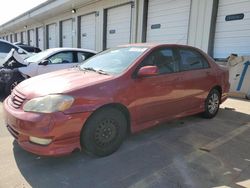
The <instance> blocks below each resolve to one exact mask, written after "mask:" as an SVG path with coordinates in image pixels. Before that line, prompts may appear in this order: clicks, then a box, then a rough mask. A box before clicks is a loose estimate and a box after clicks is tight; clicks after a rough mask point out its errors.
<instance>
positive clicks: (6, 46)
mask: <svg viewBox="0 0 250 188" xmlns="http://www.w3.org/2000/svg"><path fill="white" fill-rule="evenodd" d="M11 49H15V50H16V51H17V52H18V54H20V56H21V57H22V58H23V59H25V58H27V57H29V56H31V54H30V53H29V52H27V51H26V50H24V49H22V48H20V47H18V46H17V45H15V44H12V43H10V42H8V41H6V40H2V39H0V67H2V66H3V63H4V59H5V57H6V56H7V55H8V53H9V52H10V50H11Z"/></svg>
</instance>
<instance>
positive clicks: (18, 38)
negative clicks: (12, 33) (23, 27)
mask: <svg viewBox="0 0 250 188" xmlns="http://www.w3.org/2000/svg"><path fill="white" fill-rule="evenodd" d="M17 42H21V33H17Z"/></svg>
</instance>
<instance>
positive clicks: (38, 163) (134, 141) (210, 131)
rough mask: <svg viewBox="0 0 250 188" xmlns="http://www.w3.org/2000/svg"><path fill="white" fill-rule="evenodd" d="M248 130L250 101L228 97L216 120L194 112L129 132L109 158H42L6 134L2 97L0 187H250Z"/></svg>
mask: <svg viewBox="0 0 250 188" xmlns="http://www.w3.org/2000/svg"><path fill="white" fill-rule="evenodd" d="M1 101H3V99H2V100H1ZM249 135H250V101H246V100H239V99H228V100H227V101H226V102H225V103H224V104H223V105H222V106H221V109H220V111H219V113H218V115H217V116H216V117H215V118H214V119H211V120H207V119H203V118H201V117H200V116H199V115H195V116H191V117H187V118H183V119H180V120H175V121H172V122H167V123H164V124H162V125H159V126H157V127H154V128H151V129H148V130H145V131H142V132H140V133H138V134H135V135H130V136H128V138H127V139H126V140H125V142H124V144H123V145H122V147H121V148H120V149H119V150H118V151H117V152H116V153H114V154H112V155H111V156H108V157H104V158H95V157H91V156H88V155H87V154H85V153H84V152H76V153H73V154H71V155H68V156H64V157H59V158H48V157H40V156H37V155H33V154H31V153H28V152H26V151H24V150H23V149H22V148H20V147H19V146H18V144H17V143H16V142H15V141H14V139H13V138H12V136H11V135H10V134H9V133H8V131H7V129H6V126H5V123H4V120H3V110H2V102H0V188H7V187H8V188H11V187H15V188H16V187H18V188H19V187H20V188H26V187H39V188H40V187H41V188H43V187H46V188H50V187H60V188H64V187H81V188H85V187H86V188H95V187H100V188H123V187H124V188H127V187H129V188H161V187H162V188H211V187H221V188H222V187H224V188H228V187H231V188H242V187H248V188H250V136H249Z"/></svg>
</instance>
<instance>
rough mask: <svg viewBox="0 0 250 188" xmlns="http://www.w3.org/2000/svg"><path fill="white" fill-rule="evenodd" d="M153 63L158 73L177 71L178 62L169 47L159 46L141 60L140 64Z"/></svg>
mask: <svg viewBox="0 0 250 188" xmlns="http://www.w3.org/2000/svg"><path fill="white" fill-rule="evenodd" d="M147 65H155V66H157V67H158V69H159V74H165V73H173V72H177V71H178V63H177V61H176V60H175V58H174V52H173V50H172V49H170V48H161V49H158V50H155V51H153V52H152V53H151V54H149V55H148V56H147V57H146V58H145V59H144V61H143V64H142V66H147Z"/></svg>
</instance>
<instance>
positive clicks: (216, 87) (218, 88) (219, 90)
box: [210, 85, 222, 97]
mask: <svg viewBox="0 0 250 188" xmlns="http://www.w3.org/2000/svg"><path fill="white" fill-rule="evenodd" d="M213 89H216V90H217V91H218V92H219V93H220V97H221V96H222V87H221V86H220V85H216V86H214V87H213V88H212V89H211V90H210V91H212V90H213Z"/></svg>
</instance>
